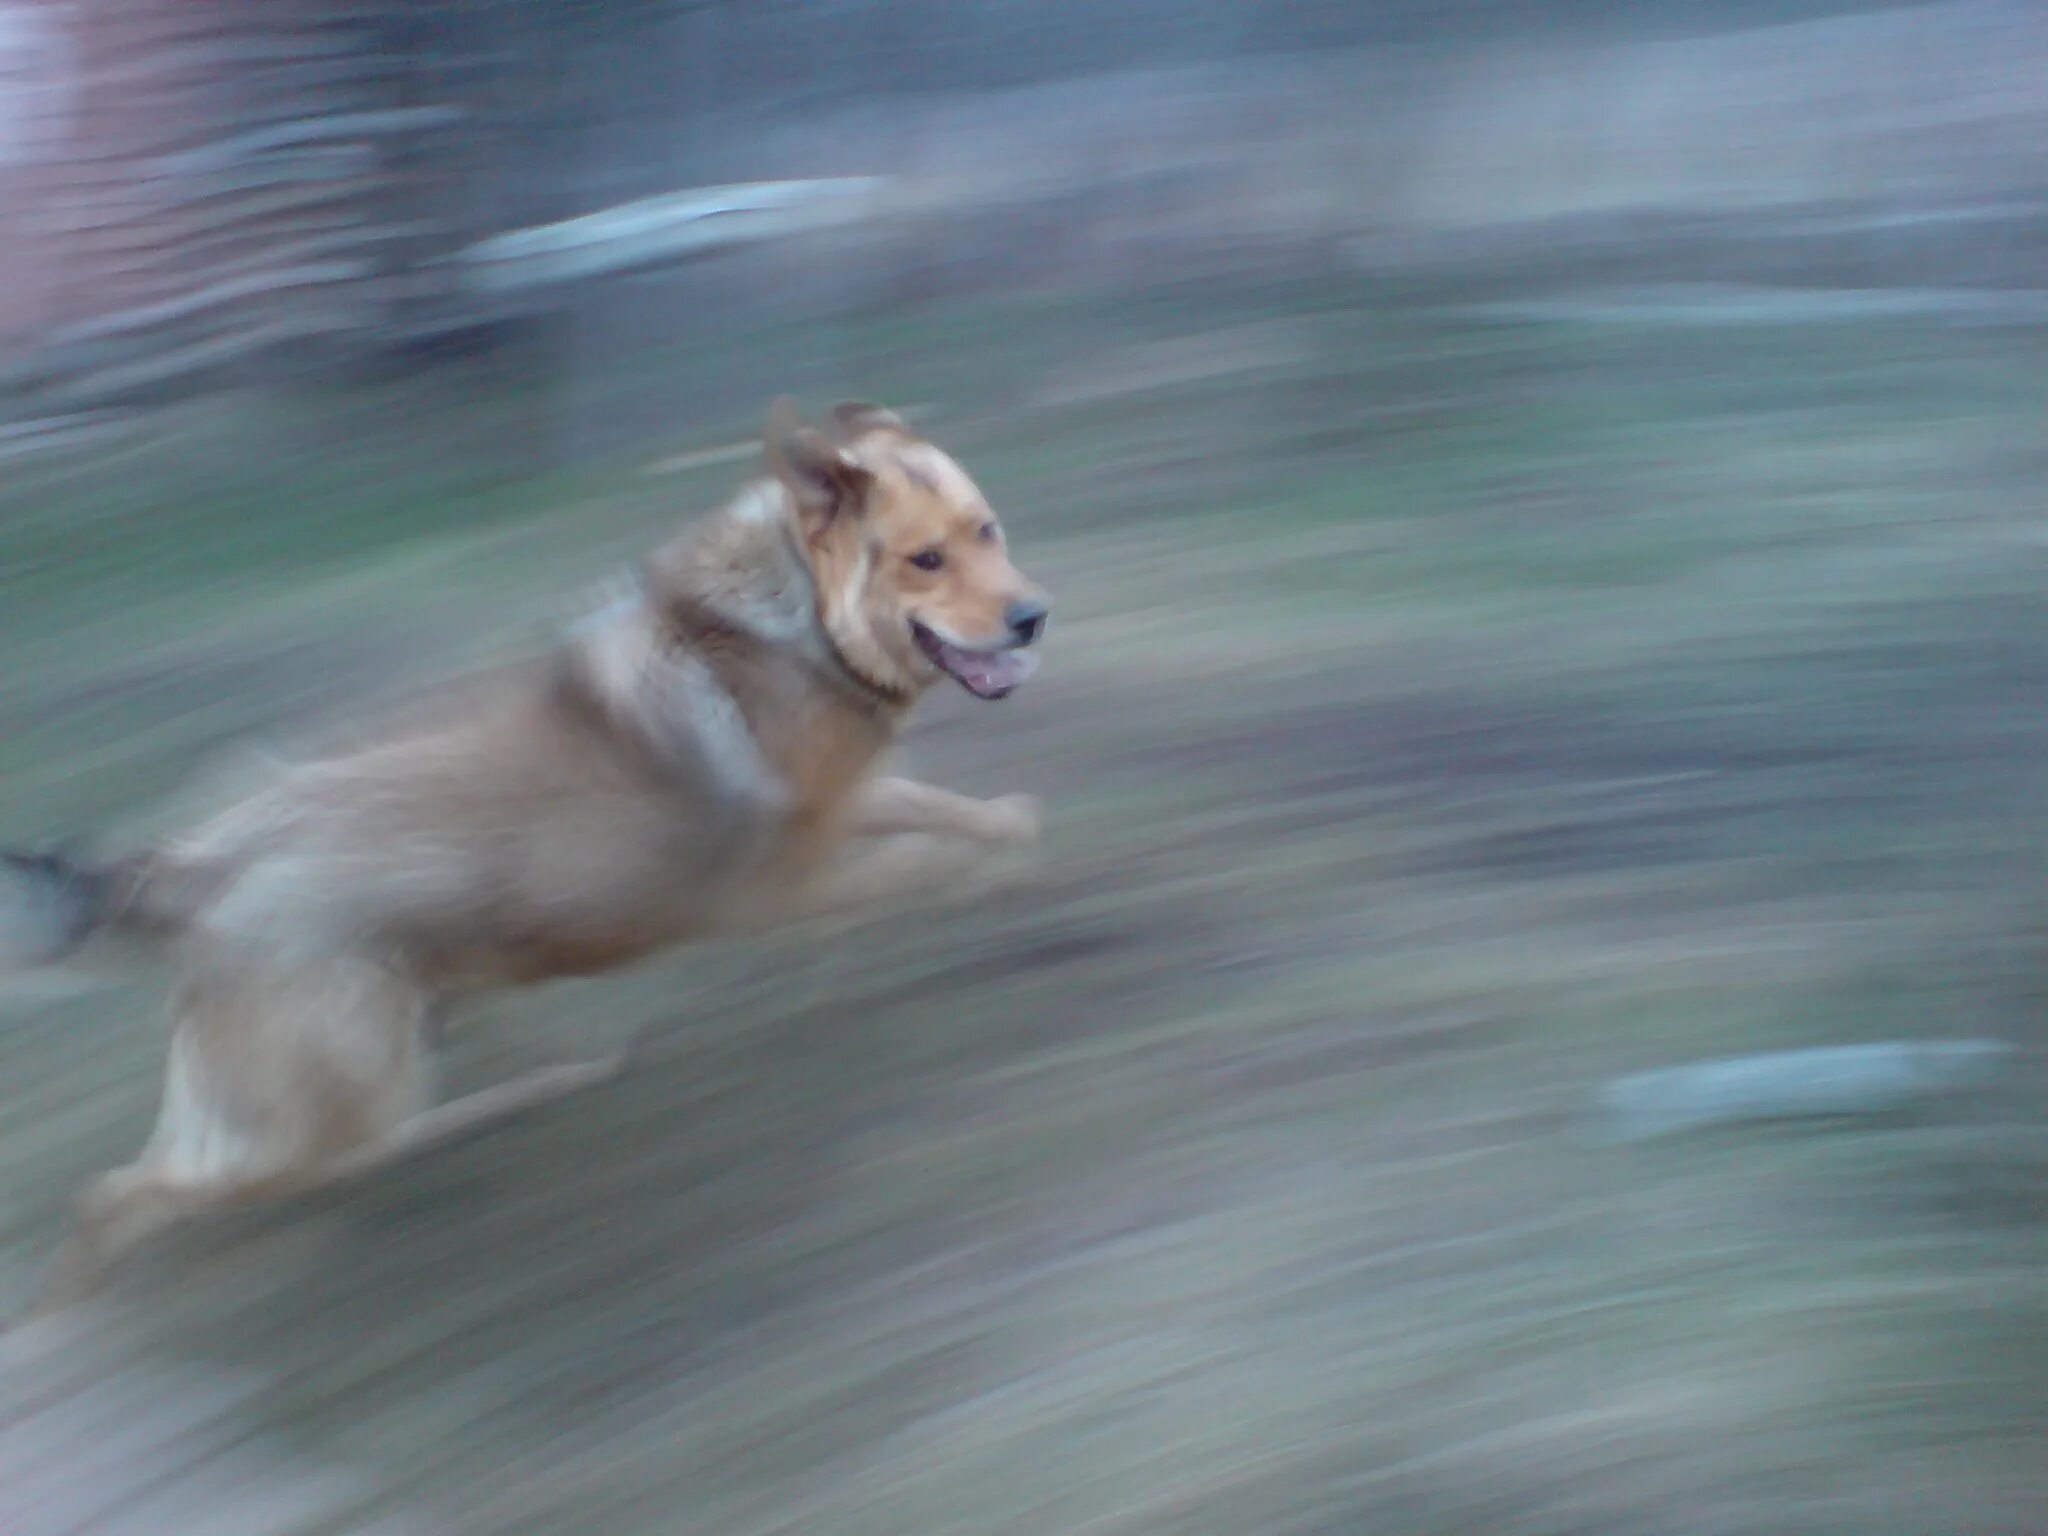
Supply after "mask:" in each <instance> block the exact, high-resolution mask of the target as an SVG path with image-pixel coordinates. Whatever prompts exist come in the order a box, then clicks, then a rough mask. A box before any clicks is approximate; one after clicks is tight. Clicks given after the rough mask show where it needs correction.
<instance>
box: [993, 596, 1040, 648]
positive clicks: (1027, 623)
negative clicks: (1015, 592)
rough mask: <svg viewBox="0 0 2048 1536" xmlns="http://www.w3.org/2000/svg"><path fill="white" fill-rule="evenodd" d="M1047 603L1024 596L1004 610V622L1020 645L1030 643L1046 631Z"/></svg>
mask: <svg viewBox="0 0 2048 1536" xmlns="http://www.w3.org/2000/svg"><path fill="white" fill-rule="evenodd" d="M1045 615H1046V607H1045V604H1044V603H1042V602H1040V601H1039V600H1038V599H1037V598H1035V597H1033V598H1022V599H1020V600H1018V601H1017V602H1014V603H1012V604H1010V606H1009V607H1008V608H1006V609H1004V610H1003V622H1004V623H1006V624H1008V625H1009V626H1010V633H1011V634H1013V635H1015V636H1016V637H1017V643H1018V644H1019V645H1029V644H1030V643H1031V642H1032V641H1034V640H1036V639H1037V638H1038V637H1039V636H1040V635H1041V634H1043V633H1044V632H1045Z"/></svg>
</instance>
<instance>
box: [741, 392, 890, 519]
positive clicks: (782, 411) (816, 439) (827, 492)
mask: <svg viewBox="0 0 2048 1536" xmlns="http://www.w3.org/2000/svg"><path fill="white" fill-rule="evenodd" d="M767 449H768V468H769V471H770V472H771V473H772V474H773V475H774V476H775V478H776V479H777V480H780V481H781V482H782V485H783V488H784V489H785V490H787V491H788V492H789V496H790V500H791V501H792V502H794V503H795V505H796V513H797V521H798V525H799V526H800V527H801V528H802V529H803V534H804V537H805V538H806V539H807V540H809V541H811V542H813V543H815V542H816V541H817V540H819V539H821V538H822V537H824V535H825V533H826V531H827V530H828V529H830V528H831V527H832V525H833V524H834V523H835V522H836V521H837V520H838V519H839V518H841V517H845V516H849V515H854V514H858V513H859V511H860V509H861V500H862V498H863V496H865V495H866V493H867V488H868V486H869V484H870V483H871V482H872V481H873V479H874V476H873V475H872V474H870V473H869V472H868V470H867V468H866V467H865V466H864V465H862V464H861V463H859V462H858V461H857V460H855V459H854V458H853V457H852V456H851V455H850V454H848V453H847V452H846V451H845V450H844V449H842V448H840V447H839V446H838V445H837V444H834V443H832V442H829V441H827V440H826V438H825V436H824V434H822V433H820V432H818V431H816V430H814V429H813V428H810V427H807V426H805V425H804V424H803V421H802V419H801V418H799V417H798V415H797V413H796V403H795V402H794V401H792V400H790V399H788V398H787V397H785V398H783V399H780V400H777V401H776V402H775V406H774V409H773V410H771V411H770V412H769V413H768V435H767Z"/></svg>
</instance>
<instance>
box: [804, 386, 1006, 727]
mask: <svg viewBox="0 0 2048 1536" xmlns="http://www.w3.org/2000/svg"><path fill="white" fill-rule="evenodd" d="M768 464H769V467H770V469H772V470H773V471H774V474H775V477H776V479H777V480H779V481H780V482H781V483H782V485H783V488H784V489H785V490H786V491H787V492H788V495H789V498H790V504H791V506H792V508H793V510H794V513H795V517H796V525H797V530H798V533H799V534H800V536H801V538H802V541H803V545H804V549H805V553H806V556H807V558H808V559H809V560H810V563H811V571H812V574H813V575H814V576H815V577H816V579H817V585H818V593H819V606H820V617H821V619H822V620H823V622H824V625H825V629H826V632H827V633H828V634H829V635H830V636H831V638H832V643H833V644H834V645H835V646H836V647H837V648H838V650H839V655H840V657H841V659H842V660H844V661H845V663H846V665H847V666H848V668H850V669H851V670H852V671H853V672H854V673H855V674H856V675H858V676H860V677H862V678H863V679H865V680H866V681H867V682H868V683H870V684H871V685H873V686H874V687H876V688H878V689H880V690H882V691H883V692H885V693H889V694H894V695H898V696H903V697H910V696H915V695H916V694H918V693H921V692H922V691H923V690H924V689H925V688H927V687H929V686H930V685H931V684H932V683H934V682H936V681H937V680H938V679H939V678H940V677H941V676H942V675H943V676H947V677H951V678H952V679H953V680H954V681H955V682H957V683H959V684H960V686H961V687H963V688H965V689H966V690H967V691H968V692H969V693H972V694H974V695H975V696H976V697H978V698H984V699H1000V698H1003V697H1005V696H1007V695H1008V694H1009V693H1011V692H1012V691H1013V690H1014V689H1015V688H1016V687H1017V686H1018V685H1019V684H1021V683H1022V682H1023V681H1024V680H1025V679H1026V678H1028V677H1029V676H1030V675H1031V674H1032V673H1033V672H1034V671H1035V670H1037V666H1038V658H1037V657H1036V656H1035V655H1034V654H1032V652H1031V651H1030V650H1029V649H1028V647H1029V646H1030V645H1031V644H1032V643H1033V642H1034V641H1036V640H1037V639H1038V637H1039V634H1040V633H1041V632H1042V631H1043V630H1044V628H1045V619H1046V613H1047V603H1046V598H1045V595H1044V593H1042V592H1041V591H1039V590H1038V588H1036V587H1035V586H1033V585H1032V584H1031V582H1029V581H1028V580H1026V579H1025V577H1024V574H1023V573H1022V572H1021V571H1019V570H1018V569H1017V567H1016V566H1014V565H1012V564H1011V563H1010V552H1009V548H1008V546H1007V545H1006V544H1005V542H1004V540H1003V530H1002V525H1001V524H1000V523H998V522H997V521H996V515H995V513H994V511H992V510H991V509H990V507H989V504H988V499H987V498H986V497H985V496H983V495H982V493H981V490H980V488H979V487H977V486H976V485H975V483H974V482H973V481H972V480H971V479H969V478H968V476H967V472H966V471H965V470H963V469H961V467H960V466H959V465H958V464H956V463H954V462H953V460H952V458H951V457H950V456H948V455H947V454H946V453H944V452H943V451H941V450H940V449H938V448H936V447H934V446H933V445H932V444H931V443H929V442H927V441H926V440H925V439H924V438H923V437H922V436H920V435H919V434H918V433H916V432H914V431H912V430H911V429H910V428H909V427H908V426H906V425H905V424H904V423H903V421H902V420H901V419H900V418H899V417H897V416H895V415H894V414H892V413H891V412H889V411H887V410H884V409H883V408H882V407H880V406H877V405H866V404H853V403H850V404H846V405H841V406H838V407H836V408H835V409H834V410H833V412H832V415H831V430H830V432H829V433H827V432H821V431H818V430H816V429H815V428H812V427H808V426H805V425H804V424H803V423H802V422H801V421H800V420H798V418H797V415H796V410H795V407H794V406H792V405H791V404H790V403H789V402H788V401H779V402H777V404H776V407H775V410H774V413H773V415H772V416H771V417H770V418H769V423H768Z"/></svg>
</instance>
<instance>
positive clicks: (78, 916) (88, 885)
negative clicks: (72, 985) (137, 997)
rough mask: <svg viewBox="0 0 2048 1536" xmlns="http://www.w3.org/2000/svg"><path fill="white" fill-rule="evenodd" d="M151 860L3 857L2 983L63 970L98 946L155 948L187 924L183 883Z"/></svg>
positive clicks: (143, 856) (0, 875)
mask: <svg viewBox="0 0 2048 1536" xmlns="http://www.w3.org/2000/svg"><path fill="white" fill-rule="evenodd" d="M170 873H172V871H171V870H169V869H167V868H166V867H165V865H164V864H163V862H162V861H161V860H159V859H158V858H157V856H155V855H153V854H147V853H144V854H135V855H131V856H129V857H127V858H121V859H115V860H112V861H110V862H106V863H95V862H91V861H87V860H83V859H78V858H74V857H72V856H71V855H68V854H64V853H18V852H11V851H7V850H0V975H5V974H9V973H18V972H23V971H36V970H43V969H47V968H50V967H56V966H65V965H68V964H70V963H72V962H74V961H75V960H77V959H78V958H79V957H80V956H81V955H82V954H83V952H85V951H86V950H89V949H96V948H98V947H100V944H101V941H104V940H115V941H122V942H123V943H124V947H126V946H127V945H134V944H141V945H143V946H145V947H153V946H154V945H156V944H158V943H161V942H162V941H163V940H165V939H167V938H170V937H172V936H173V935H174V934H176V933H177V932H178V931H179V930H180V929H181V928H183V927H184V925H185V923H186V921H187V919H188V917H189V901H188V893H187V892H185V891H184V890H181V889H180V887H181V886H183V885H184V883H185V882H183V881H181V880H178V879H175V878H173V879H169V880H166V878H165V876H166V875H167V874H170Z"/></svg>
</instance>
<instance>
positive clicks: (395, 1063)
mask: <svg viewBox="0 0 2048 1536" xmlns="http://www.w3.org/2000/svg"><path fill="white" fill-rule="evenodd" d="M427 1012H428V999H427V997H426V995H425V994H424V993H422V992H421V991H420V990H419V989H418V988H417V987H415V986H413V985H412V984H411V983H410V982H408V981H406V980H405V979H404V978H402V977H400V976H398V975H397V974H395V973H393V972H392V971H390V970H388V969H386V968H384V967H382V966H379V965H376V964H375V963H373V962H369V961H364V960H357V959H352V958H337V959H329V960H324V961H320V962H314V963H307V964H304V965H300V966H297V967H294V968H292V969H289V970H278V969H267V968H264V967H263V966H262V965H260V963H259V964H251V963H248V962H247V960H246V959H245V958H244V957H241V956H234V957H224V956H217V955H216V956H208V957H204V958H202V959H201V960H200V962H199V963H198V964H196V965H195V966H194V967H193V968H192V969H191V970H190V971H189V972H188V974H187V975H186V977H185V978H184V980H183V982H182V984H181V985H180V986H179V988H178V990H177V992H176V994H175V995H174V998H173V1001H172V1015H173V1027H172V1033H171V1047H170V1060H169V1062H168V1065H167V1067H166V1071H165V1075H164V1088H163V1097H162V1103H161V1107H160V1109H159V1110H158V1114H157V1123H156V1128H155V1130H154V1131H153V1132H152V1133H151V1135H150V1138H149V1141H148V1144H147V1145H145V1146H144V1148H143V1150H142V1153H141V1155H140V1156H139V1157H138V1158H137V1159H136V1161H135V1162H133V1163H131V1164H129V1165H128V1166H127V1167H125V1168H118V1169H115V1170H114V1171H113V1172H111V1173H108V1174H105V1175H103V1176H102V1177H101V1178H100V1179H98V1180H97V1181H95V1182H94V1183H93V1184H92V1185H91V1186H90V1187H89V1188H88V1189H87V1190H86V1191H85V1193H84V1194H83V1195H82V1196H80V1198H79V1200H78V1201H77V1203H76V1206H75V1209H74V1213H73V1219H72V1224H71V1229H70V1231H69V1233H68V1234H67V1236H66V1238H65V1240H64V1243H63V1245H62V1246H61V1248H60V1249H59V1253H58V1258H57V1261H56V1264H55V1265H54V1267H53V1269H52V1271H51V1273H50V1278H49V1281H48V1283H47V1285H46V1287H45V1290H44V1299H43V1303H42V1307H41V1310H48V1309H50V1308H52V1307H55V1306H60V1305H63V1304H65V1303H67V1302H69V1301H73V1300H76V1299H78V1298H80V1297H82V1296H84V1295H86V1294H88V1293H89V1292H91V1291H93V1290H95V1289H97V1288H98V1287H99V1285H100V1284H101V1283H102V1282H103V1281H104V1280H105V1279H106V1278H107V1277H108V1275H109V1274H110V1273H111V1271H112V1270H113V1268H114V1267H115V1266H116V1265H117V1264H118V1263H119V1262H120V1261H121V1260H122V1259H123V1258H125V1257H127V1256H128V1255H129V1254H130V1253H131V1252H132V1251H133V1250H134V1249H135V1248H136V1247H137V1246H139V1245H140V1244H141V1243H143V1242H145V1241H147V1240H148V1239H149V1238H151V1237H152V1236H154V1235H155V1234H157V1233H159V1232H161V1231H162V1230H163V1229H164V1228H166V1227H168V1226H170V1225H172V1224H173V1223H175V1222H177V1221H178V1220H180V1219H181V1218H183V1217H185V1216H188V1215H191V1214H194V1213H196V1212H199V1211H203V1210H207V1209H211V1208H215V1207H220V1206H226V1205H237V1204H245V1203H249V1202H252V1201H256V1200H262V1199H266V1198H270V1197H272V1196H275V1195H278V1194H284V1193H289V1192H291V1191H292V1190H293V1189H295V1188H297V1187H299V1186H300V1185H301V1184H302V1183H303V1182H304V1181H305V1180H306V1178H307V1176H308V1175H309V1174H311V1173H312V1172H314V1171H315V1170H317V1169H321V1168H323V1167H325V1166H326V1165H327V1164H329V1163H330V1162H332V1161H334V1160H335V1159H336V1158H339V1157H342V1156H344V1155H346V1154H348V1153H350V1152H352V1151H356V1150H357V1149H360V1148H362V1147H364V1146H370V1145H375V1144H378V1143H380V1142H382V1141H384V1140H385V1139H386V1138H388V1137H390V1136H391V1135H392V1134H393V1133H395V1132H396V1131H397V1129H398V1128H399V1127H400V1126H402V1125H404V1124H406V1123H407V1122H408V1121H410V1120H412V1119H414V1118H415V1117H416V1116H418V1115H419V1114H420V1113H421V1112H422V1111H424V1110H425V1109H426V1108H427V1106H428V1104H429V1103H430V1102H431V1099H432V1083H431V1080H430V1063H429V1060H428V1052H427V1049H426V1044H425V1042H424V1040H423V1039H422V1033H423V1026H424V1025H425V1022H426V1019H427Z"/></svg>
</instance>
